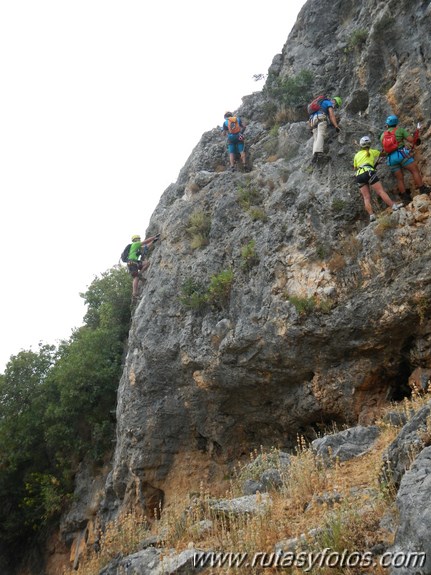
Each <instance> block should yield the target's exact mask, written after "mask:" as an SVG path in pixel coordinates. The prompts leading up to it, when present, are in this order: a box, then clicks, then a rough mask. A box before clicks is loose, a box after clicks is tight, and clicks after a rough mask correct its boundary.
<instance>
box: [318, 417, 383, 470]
mask: <svg viewBox="0 0 431 575" xmlns="http://www.w3.org/2000/svg"><path fill="white" fill-rule="evenodd" d="M379 433H380V430H379V428H378V427H377V426H376V425H370V426H369V427H364V426H362V425H359V426H357V427H351V428H350V429H345V430H344V431H340V432H338V433H333V434H331V435H325V436H324V437H320V438H319V439H315V440H314V441H313V442H312V443H311V446H312V449H313V451H314V453H315V454H316V456H317V457H318V458H319V459H322V460H323V461H324V462H325V463H330V462H331V461H336V460H338V461H347V460H348V459H353V457H359V456H360V455H363V454H364V453H366V452H367V451H369V450H370V449H371V447H372V446H373V444H374V442H375V441H376V439H377V437H378V436H379Z"/></svg>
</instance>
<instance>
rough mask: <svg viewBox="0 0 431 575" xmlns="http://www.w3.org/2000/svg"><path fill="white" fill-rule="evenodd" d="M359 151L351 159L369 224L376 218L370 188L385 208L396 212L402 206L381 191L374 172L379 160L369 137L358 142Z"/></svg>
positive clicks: (364, 137)
mask: <svg viewBox="0 0 431 575" xmlns="http://www.w3.org/2000/svg"><path fill="white" fill-rule="evenodd" d="M359 145H360V147H361V150H359V151H358V152H356V154H355V157H354V158H353V168H354V170H355V176H356V182H357V183H358V185H359V191H360V192H361V194H362V197H363V199H364V207H365V210H366V212H367V213H368V215H369V216H370V222H374V221H375V219H376V216H375V215H374V213H373V208H372V206H371V194H370V187H371V188H373V190H374V191H375V192H376V194H377V195H378V196H380V197H381V198H382V200H383V201H384V202H385V204H386V205H387V206H389V207H390V208H392V210H394V211H396V210H399V209H400V208H402V206H403V204H396V203H395V202H393V201H392V200H391V198H390V197H389V196H388V194H387V193H386V192H385V190H384V189H383V186H382V183H381V182H380V180H379V177H378V176H377V172H376V166H377V164H378V162H379V159H380V152H379V150H374V149H373V148H371V140H370V138H369V136H363V137H362V138H361V140H360V142H359Z"/></svg>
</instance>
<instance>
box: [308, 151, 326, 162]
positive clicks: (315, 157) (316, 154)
mask: <svg viewBox="0 0 431 575" xmlns="http://www.w3.org/2000/svg"><path fill="white" fill-rule="evenodd" d="M322 158H323V152H314V154H313V158H312V160H311V163H312V164H318V163H319V162H320V160H321V159H322Z"/></svg>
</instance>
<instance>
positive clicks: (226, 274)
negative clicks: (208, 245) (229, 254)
mask: <svg viewBox="0 0 431 575" xmlns="http://www.w3.org/2000/svg"><path fill="white" fill-rule="evenodd" d="M233 277H234V276H233V271H232V270H231V269H227V270H223V271H221V272H220V273H219V274H217V275H213V276H212V277H211V280H210V285H209V288H208V301H209V302H210V303H211V304H213V305H215V306H218V307H223V306H224V305H225V304H226V303H227V301H228V299H229V296H230V291H231V288H232V283H233Z"/></svg>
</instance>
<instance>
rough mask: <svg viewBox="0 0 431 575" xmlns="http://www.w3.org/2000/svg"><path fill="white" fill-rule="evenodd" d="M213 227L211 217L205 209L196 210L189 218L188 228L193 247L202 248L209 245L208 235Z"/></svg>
mask: <svg viewBox="0 0 431 575" xmlns="http://www.w3.org/2000/svg"><path fill="white" fill-rule="evenodd" d="M210 229H211V218H210V216H209V214H208V213H207V212H205V211H203V210H196V211H195V212H193V213H192V215H191V216H190V218H189V221H188V226H187V228H186V232H187V234H188V235H189V236H190V237H191V244H190V245H191V247H192V248H193V249H194V250H195V249H200V248H203V247H205V246H206V245H208V237H209V233H210Z"/></svg>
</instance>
